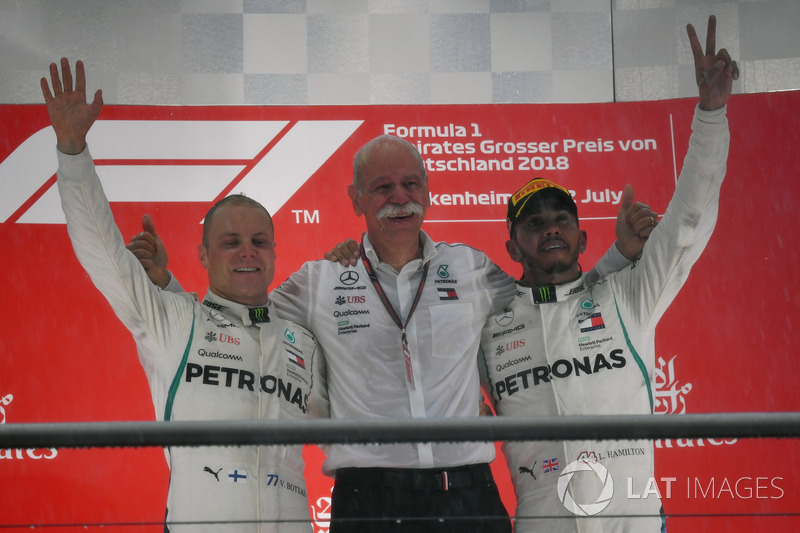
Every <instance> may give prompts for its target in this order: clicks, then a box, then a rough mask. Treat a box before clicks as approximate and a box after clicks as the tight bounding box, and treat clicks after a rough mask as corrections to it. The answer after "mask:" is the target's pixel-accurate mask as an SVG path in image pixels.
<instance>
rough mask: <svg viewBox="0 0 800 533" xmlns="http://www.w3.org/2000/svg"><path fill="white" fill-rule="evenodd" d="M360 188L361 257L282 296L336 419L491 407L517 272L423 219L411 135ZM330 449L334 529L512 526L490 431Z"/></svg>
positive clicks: (421, 174) (374, 154) (381, 153)
mask: <svg viewBox="0 0 800 533" xmlns="http://www.w3.org/2000/svg"><path fill="white" fill-rule="evenodd" d="M348 193H349V196H350V199H351V201H352V204H353V209H354V210H355V213H356V214H357V215H359V216H364V218H365V221H366V226H367V233H366V235H365V237H364V239H363V242H362V243H361V245H360V254H359V257H360V259H359V260H353V261H351V262H347V261H343V263H345V264H346V266H343V265H342V264H340V263H336V262H331V261H313V262H309V263H306V264H305V265H304V266H303V267H302V268H301V269H300V270H299V271H298V272H296V273H295V274H293V275H292V276H290V278H289V279H288V280H287V281H286V282H284V283H283V284H282V285H281V286H280V287H278V288H277V289H275V290H274V291H273V292H272V294H271V298H272V299H273V301H274V302H275V304H276V305H277V306H278V308H279V309H280V312H281V315H282V316H283V317H285V318H286V319H288V320H292V321H296V322H297V323H299V324H302V325H303V326H305V327H308V328H309V329H311V330H312V331H314V332H315V335H316V336H317V338H318V339H319V342H320V344H321V346H322V347H323V349H324V350H325V353H326V359H327V365H328V394H329V397H330V405H331V417H332V418H339V419H364V420H370V419H374V420H378V419H385V418H450V417H469V416H479V414H480V413H479V410H480V405H481V403H482V396H481V391H480V386H479V376H478V370H477V360H476V353H477V351H478V345H479V337H480V331H481V328H482V327H483V324H484V322H485V320H486V318H487V317H488V316H489V315H490V313H492V312H496V311H498V310H499V309H501V308H502V306H503V305H504V304H505V303H507V302H508V301H510V299H511V298H512V297H513V294H514V290H515V287H514V282H513V280H512V278H511V277H510V276H508V275H507V274H505V273H504V272H503V271H502V270H501V269H500V268H499V267H497V266H496V265H495V264H494V263H492V261H491V260H490V259H489V258H488V257H487V256H486V255H485V254H483V253H481V252H479V251H477V250H475V249H473V248H471V247H469V246H466V245H463V244H448V243H444V242H438V243H437V242H434V241H433V240H431V238H430V237H428V235H427V234H426V233H425V232H424V231H422V230H421V226H422V222H423V219H424V217H425V213H426V211H427V209H428V206H429V203H430V195H429V190H428V175H427V172H426V170H425V165H424V163H423V161H422V158H421V157H420V155H419V153H418V152H417V150H416V149H415V148H414V146H413V145H412V144H410V143H409V142H407V141H405V140H404V139H400V138H397V137H392V136H387V135H382V136H379V137H376V138H375V139H373V140H371V141H370V142H368V143H367V144H366V145H364V146H363V147H362V148H361V149H360V150H359V151H358V153H357V154H356V156H355V159H354V162H353V183H352V185H350V186H349V188H348ZM636 240H637V243H638V244H637V245H636V246H638V249H639V250H640V249H641V242H640V240H639V238H638V237H637V238H636ZM637 253H638V250H637V251H634V252H632V253H631V257H632V256H635V255H636V254H637ZM619 257H620V259H622V263H627V261H625V260H624V259H623V258H622V257H621V256H619ZM617 266H621V265H617ZM326 452H327V459H326V461H325V463H324V466H323V470H324V471H325V473H326V474H328V475H333V476H334V477H335V484H334V489H333V497H332V512H333V515H332V524H331V532H332V533H340V532H342V531H347V532H370V531H392V532H398V531H409V532H411V531H413V532H420V531H423V532H424V531H431V532H433V531H435V532H445V531H446V532H450V531H452V532H461V531H473V532H477V531H481V532H483V531H486V532H495V531H497V532H509V531H510V530H511V524H510V520H509V518H508V513H507V512H506V509H505V508H504V506H503V504H502V501H501V500H500V497H499V494H498V491H497V487H496V485H495V483H494V481H493V479H492V474H491V471H490V469H489V463H490V462H491V461H492V460H493V459H494V457H495V450H494V445H493V444H492V443H491V442H483V443H482V442H467V443H404V444H392V445H384V446H371V445H350V444H337V445H333V446H330V447H328V448H327V449H326ZM440 517H441V518H440Z"/></svg>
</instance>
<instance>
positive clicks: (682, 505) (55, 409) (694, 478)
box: [0, 92, 800, 532]
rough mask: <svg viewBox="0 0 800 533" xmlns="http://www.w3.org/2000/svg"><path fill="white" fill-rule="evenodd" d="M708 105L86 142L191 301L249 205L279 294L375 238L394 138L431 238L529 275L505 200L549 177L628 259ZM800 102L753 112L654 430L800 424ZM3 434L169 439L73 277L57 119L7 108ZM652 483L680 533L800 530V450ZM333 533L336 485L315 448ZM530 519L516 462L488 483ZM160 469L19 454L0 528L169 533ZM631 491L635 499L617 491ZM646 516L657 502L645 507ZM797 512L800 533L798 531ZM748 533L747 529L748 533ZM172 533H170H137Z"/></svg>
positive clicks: (733, 451)
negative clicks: (663, 418) (628, 187)
mask: <svg viewBox="0 0 800 533" xmlns="http://www.w3.org/2000/svg"><path fill="white" fill-rule="evenodd" d="M694 104H695V102H694V101H693V100H672V101H662V102H645V103H625V104H585V105H485V106H481V105H469V106H370V107H303V108H295V107H281V108H263V107H233V108H231V107H224V108H220V107H138V106H131V107H119V106H109V107H106V108H105V109H104V110H103V114H102V115H101V121H100V122H98V124H97V125H96V127H95V129H94V130H93V131H94V133H93V135H94V136H93V137H90V139H89V142H90V146H91V148H92V152H93V155H94V156H95V158H96V159H97V162H98V166H99V167H101V168H100V173H101V177H102V178H103V180H104V185H105V186H106V189H107V191H109V196H110V198H111V199H112V208H113V210H114V212H115V216H116V218H117V222H118V225H119V226H120V228H121V230H122V232H123V234H124V235H126V236H132V235H133V234H135V233H137V232H139V231H140V230H141V229H140V222H139V221H140V219H141V215H142V214H143V213H145V212H149V213H151V214H152V215H153V217H154V219H155V222H156V227H157V229H158V230H159V233H160V235H161V236H162V238H163V240H164V241H165V243H166V245H167V247H168V250H169V252H170V267H171V269H172V270H173V271H174V272H176V273H177V274H178V275H179V277H180V279H181V281H182V283H183V285H184V287H186V288H187V289H188V290H195V291H197V292H199V293H201V294H203V293H204V292H205V290H206V276H205V272H204V271H203V270H202V268H201V267H200V265H199V263H198V261H197V258H196V244H197V243H198V242H199V240H200V225H199V223H200V221H201V219H202V217H203V215H204V213H205V211H206V209H207V208H208V206H209V203H210V202H212V201H213V200H214V199H215V198H217V197H220V196H223V195H225V194H227V193H228V192H231V191H235V192H239V191H243V192H246V193H247V194H248V195H250V196H253V197H256V198H257V199H259V200H261V201H262V202H264V203H265V204H266V205H267V206H268V208H270V210H271V211H272V212H273V214H274V221H275V226H276V229H277V241H278V248H277V250H278V265H277V275H276V284H277V282H278V281H279V280H282V279H283V278H285V277H286V276H288V275H289V274H290V273H291V272H293V271H294V270H296V269H297V268H298V267H299V266H300V265H301V264H302V262H303V261H305V260H309V259H316V258H320V257H321V256H322V254H323V252H324V251H326V250H328V249H329V248H331V247H332V245H333V244H335V243H336V242H339V241H341V240H343V239H344V238H346V237H354V238H358V236H359V235H360V233H361V231H362V227H363V221H361V220H359V219H358V218H357V217H355V216H354V214H353V213H352V208H351V206H350V202H349V200H348V198H347V196H346V186H347V184H348V183H349V181H350V179H351V170H350V168H351V161H352V156H353V154H354V152H355V150H356V149H357V148H358V147H359V146H360V145H361V144H363V143H364V142H366V141H367V140H369V139H370V138H372V137H373V136H375V135H377V134H380V133H384V132H387V133H393V134H397V135H400V136H404V137H407V138H408V140H409V141H411V142H413V143H415V144H417V146H418V147H419V148H420V151H421V152H422V153H423V157H424V158H425V159H426V163H427V164H428V166H429V169H430V171H431V179H430V188H431V193H432V207H431V209H430V210H429V212H428V216H427V221H426V223H425V226H424V229H425V230H426V231H427V232H428V233H429V234H430V235H431V236H432V237H433V238H434V239H435V240H445V241H457V242H466V243H468V244H471V245H473V246H475V247H476V248H479V249H481V250H484V251H485V252H486V253H488V254H489V256H490V257H491V258H492V259H493V260H494V261H495V262H497V263H498V264H500V265H501V266H503V267H504V268H505V269H507V271H508V272H509V273H511V274H514V275H517V274H518V273H519V272H518V270H519V269H518V266H517V265H516V264H514V263H513V262H511V261H510V259H508V257H507V254H506V252H505V248H504V240H505V231H506V230H505V223H504V221H503V217H504V213H505V208H504V206H505V197H502V196H498V194H501V193H505V194H507V193H509V192H512V191H514V190H516V189H517V188H518V187H519V186H520V185H521V184H523V183H524V182H526V181H527V180H528V179H530V178H531V177H532V176H534V175H541V176H546V177H549V178H551V179H554V180H556V181H558V182H560V183H562V184H563V185H565V186H566V187H568V188H570V189H572V190H573V191H575V196H576V200H577V202H578V207H579V212H580V215H581V218H582V220H583V222H582V226H583V227H584V228H585V229H586V230H587V231H588V233H589V247H588V250H587V253H586V255H585V256H584V258H583V259H582V262H583V265H584V268H585V269H588V268H590V267H591V266H592V265H593V264H594V262H595V261H596V260H597V258H598V257H599V256H600V255H601V254H602V253H603V252H604V251H605V250H606V248H607V247H608V246H609V245H610V244H611V242H612V241H613V239H614V236H613V228H614V217H615V215H616V211H617V208H618V198H619V196H618V195H619V194H620V192H621V191H622V188H623V186H624V185H625V184H626V183H631V184H632V185H633V186H634V190H635V191H636V196H637V199H640V200H643V201H646V202H647V203H649V204H650V205H651V206H653V208H654V209H655V210H656V211H658V212H663V211H664V209H665V208H666V205H667V202H668V201H669V198H670V196H671V194H672V191H673V189H674V184H675V179H676V169H677V171H679V170H680V167H681V162H682V159H683V155H684V154H685V152H686V146H687V141H688V136H689V133H690V129H689V126H690V121H691V117H692V112H693V108H694ZM798 106H800V92H787V93H774V94H758V95H742V96H734V97H733V98H732V99H731V102H730V105H729V112H728V116H729V120H730V123H731V130H732V136H731V152H730V157H729V161H728V175H727V178H726V181H725V183H724V185H723V187H722V202H721V207H720V217H719V223H718V225H717V229H716V232H715V234H714V236H713V237H712V239H711V242H710V244H709V246H708V248H707V249H706V251H705V253H704V254H703V256H702V257H701V258H700V260H699V261H698V263H697V264H696V266H695V268H694V270H693V272H692V275H691V276H690V278H689V281H688V283H687V284H686V286H685V287H684V289H683V291H682V292H681V293H680V295H679V296H678V298H677V300H676V301H675V302H674V303H673V305H672V306H671V307H670V309H669V310H668V312H667V313H666V315H665V316H664V318H663V320H662V321H661V324H660V325H659V329H658V333H657V336H656V358H657V360H658V362H659V367H658V370H657V376H658V379H657V391H658V392H657V399H658V405H657V409H656V410H657V412H659V413H681V412H687V413H701V412H739V411H798V410H800V409H799V408H798V407H799V406H800V393H798V391H797V387H796V384H795V382H796V378H795V375H796V374H797V372H798V371H800V362H798V358H797V357H796V353H797V352H796V351H795V348H793V342H794V341H793V340H792V339H793V325H794V324H795V323H797V322H800V304H798V298H797V296H796V295H797V294H798V292H800V281H798V278H797V277H796V276H795V275H794V272H793V266H792V265H795V264H797V260H798V253H800V252H798V248H797V246H796V245H795V243H796V242H797V241H798V237H800V226H799V225H798V223H797V216H796V214H795V209H794V207H795V206H796V205H798V204H799V203H800V188H799V187H798V186H797V185H796V180H797V179H798V177H800V163H798V158H797V155H796V154H795V153H794V150H795V149H797V147H798V146H800V138H798V137H799V136H798V130H800V121H798V119H797V115H796V113H794V112H793V110H796V109H798ZM0 123H2V124H3V128H2V131H0V222H2V226H1V227H0V249H1V250H3V251H4V252H5V257H4V261H3V262H2V266H0V269H2V272H3V279H4V280H5V283H4V292H5V295H4V298H3V305H2V306H0V324H2V328H3V329H2V331H3V335H2V336H0V353H1V354H2V356H1V357H2V365H1V366H0V423H21V422H67V421H69V422H72V421H112V420H152V419H153V417H154V414H153V408H152V404H151V402H150V395H149V392H148V390H147V384H146V381H145V378H144V374H143V372H142V371H141V369H140V367H139V363H138V360H137V357H136V354H135V348H134V344H133V341H132V339H131V338H130V335H129V334H128V333H127V332H126V331H125V329H124V328H123V327H122V325H121V324H120V323H119V322H118V321H117V320H116V318H115V317H114V315H113V313H112V312H111V310H110V308H109V306H108V305H107V304H106V302H105V301H104V299H103V297H102V296H101V295H100V294H99V292H97V290H95V289H94V288H93V286H92V285H91V283H90V282H89V280H88V277H87V276H86V275H85V273H84V272H83V271H82V269H81V268H80V266H79V265H78V263H77V261H76V259H75V257H74V255H73V253H72V250H71V246H70V243H69V240H68V238H67V234H66V229H65V226H64V225H63V223H62V219H61V215H60V208H59V206H58V204H57V194H56V193H55V187H54V180H55V176H54V174H55V169H56V162H55V155H54V146H55V138H54V136H53V134H52V130H51V129H50V128H49V127H48V121H47V115H46V111H45V109H44V107H43V106H0ZM656 446H657V450H658V451H657V455H656V460H657V462H656V477H657V478H658V487H659V489H660V491H661V496H662V497H663V499H664V507H665V511H666V513H667V514H668V516H669V517H670V518H669V519H668V527H669V529H670V531H673V532H675V531H692V532H697V531H714V532H717V531H741V532H745V531H747V532H749V531H753V530H756V529H759V530H763V529H766V528H767V527H769V528H771V529H773V530H775V531H795V530H797V527H798V526H800V520H798V517H797V512H798V508H797V503H796V502H797V501H798V498H800V469H798V467H797V465H798V464H800V461H798V459H800V457H798V456H799V455H800V447H799V446H798V443H797V442H796V441H795V440H788V439H787V440H746V441H745V440H740V441H731V440H726V441H709V440H693V441H667V442H663V441H659V442H657V443H656ZM306 455H307V463H308V466H307V470H308V485H309V500H310V503H311V504H312V508H313V509H312V512H313V516H314V517H315V519H316V520H315V522H316V525H315V530H316V531H323V532H324V531H326V530H327V528H326V527H325V526H326V524H325V519H326V517H327V512H328V509H327V505H328V501H329V500H328V497H329V495H330V481H329V480H328V479H327V478H324V477H323V476H322V475H321V474H320V473H319V466H320V464H321V460H322V456H321V452H319V450H318V449H316V448H315V447H308V448H307V454H306ZM493 467H494V470H495V472H496V475H497V476H498V478H499V479H500V483H501V484H502V489H503V497H504V499H505V501H506V503H507V504H508V506H509V509H513V508H514V503H513V490H512V489H511V488H510V486H509V482H508V475H507V473H506V472H505V464H504V462H503V461H502V459H500V460H498V461H496V462H495V464H494V465H493ZM167 475H168V472H167V468H166V463H165V461H164V456H163V452H162V451H161V450H160V449H122V450H120V449H113V450H96V449H95V450H68V449H60V450H54V449H46V450H0V479H1V480H2V483H3V495H2V497H0V527H2V526H5V525H10V524H64V525H65V527H63V528H61V529H60V530H64V531H66V530H71V529H73V528H74V529H75V530H76V531H77V530H78V529H81V530H82V529H83V528H82V527H79V526H74V527H68V526H66V525H69V524H84V523H89V524H96V523H105V524H112V523H128V524H136V523H141V522H152V523H157V522H158V521H159V520H161V519H163V513H164V503H165V499H166V488H167ZM620 490H622V489H620ZM628 490H629V491H631V490H632V494H631V495H632V496H633V497H635V496H636V495H641V494H642V493H643V492H644V491H645V490H646V488H645V487H641V488H639V487H633V488H631V489H628ZM787 513H795V516H794V517H787V516H785V515H786V514H787ZM731 515H737V516H731ZM139 529H142V530H148V531H157V530H158V526H149V527H134V526H128V527H126V528H125V530H126V531H129V530H139Z"/></svg>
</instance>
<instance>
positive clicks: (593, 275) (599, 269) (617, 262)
mask: <svg viewBox="0 0 800 533" xmlns="http://www.w3.org/2000/svg"><path fill="white" fill-rule="evenodd" d="M630 265H631V261H630V260H628V258H627V257H625V256H624V255H622V252H620V251H619V250H618V249H617V243H616V242H614V243H613V244H612V245H611V247H610V248H609V249H608V250H607V251H606V253H605V254H604V255H603V257H601V258H600V260H599V261H598V262H597V264H596V265H595V266H594V268H593V269H591V270H590V271H589V272H588V273H587V274H586V277H585V278H584V280H585V281H586V283H587V284H589V285H592V284H593V283H596V282H597V280H598V279H600V278H601V277H603V276H607V275H608V274H611V273H612V272H619V271H620V270H622V269H623V268H625V267H628V266H630Z"/></svg>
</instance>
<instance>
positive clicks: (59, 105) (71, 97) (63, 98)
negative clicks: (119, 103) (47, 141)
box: [40, 57, 103, 155]
mask: <svg viewBox="0 0 800 533" xmlns="http://www.w3.org/2000/svg"><path fill="white" fill-rule="evenodd" d="M50 80H51V82H52V84H53V90H52V92H51V91H50V86H49V85H48V83H47V78H42V79H41V81H40V83H41V86H42V95H43V96H44V102H45V104H47V113H48V115H50V123H51V124H52V125H53V129H54V130H55V131H56V139H57V141H58V143H57V146H58V149H59V150H60V151H62V152H63V153H65V154H71V155H74V154H79V153H81V152H83V150H84V148H86V134H87V133H89V128H91V127H92V124H94V121H95V120H97V117H98V115H100V110H101V109H102V108H103V93H102V91H100V90H98V91H97V92H96V93H95V94H94V100H92V103H91V104H87V103H86V73H85V72H84V69H83V62H82V61H77V62H76V63H75V84H74V86H73V81H72V71H71V70H70V68H69V60H67V58H66V57H62V58H61V77H59V75H58V65H56V64H55V63H51V64H50Z"/></svg>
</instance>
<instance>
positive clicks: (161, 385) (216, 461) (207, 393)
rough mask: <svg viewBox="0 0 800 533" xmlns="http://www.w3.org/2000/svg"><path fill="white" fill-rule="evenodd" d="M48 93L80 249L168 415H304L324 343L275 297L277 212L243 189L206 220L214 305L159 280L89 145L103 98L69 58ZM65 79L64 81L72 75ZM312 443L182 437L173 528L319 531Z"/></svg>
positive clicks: (169, 523)
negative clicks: (132, 248) (312, 492)
mask: <svg viewBox="0 0 800 533" xmlns="http://www.w3.org/2000/svg"><path fill="white" fill-rule="evenodd" d="M61 69H62V77H59V73H58V67H57V66H56V65H55V64H52V65H51V66H50V75H51V80H52V86H53V92H52V93H51V92H50V88H49V86H48V83H47V80H46V79H45V78H43V79H42V92H43V94H44V97H45V101H46V103H47V109H48V113H49V115H50V120H51V122H52V125H53V127H54V129H55V131H56V137H57V139H58V145H57V146H58V161H59V168H58V189H59V193H60V195H61V201H62V206H63V209H64V213H65V215H66V220H67V229H68V232H69V235H70V238H71V240H72V243H73V246H74V248H75V253H76V255H77V257H78V259H79V260H80V262H81V264H82V265H83V267H84V268H85V269H86V271H87V272H88V273H89V275H90V277H91V279H92V282H93V283H94V284H95V285H96V286H97V288H98V289H99V290H100V292H101V293H102V294H103V295H104V296H105V297H106V299H107V300H108V302H109V304H110V305H111V306H112V308H113V310H114V312H115V313H116V315H117V316H118V318H119V319H120V320H121V321H122V322H123V324H124V325H125V326H126V327H127V328H128V330H129V331H130V332H131V334H132V335H133V337H134V339H135V341H136V347H137V350H138V354H139V358H140V362H141V364H142V367H143V368H144V371H145V373H146V375H147V380H148V383H149V385H150V390H151V393H152V399H153V404H154V406H155V412H156V418H157V419H158V420H164V421H168V420H242V419H253V420H261V419H283V418H303V417H305V416H306V412H307V410H308V409H309V396H310V394H311V391H312V387H316V386H317V383H314V379H317V377H316V372H317V370H316V368H315V367H316V366H317V365H318V364H319V360H320V358H321V353H319V351H318V347H317V342H316V339H315V338H314V337H313V336H312V335H311V334H310V333H309V332H308V331H306V330H305V329H303V328H301V327H299V326H298V325H296V324H293V323H291V322H288V321H285V320H282V319H281V318H280V317H278V316H277V314H276V313H275V310H274V307H273V305H272V303H271V302H270V301H269V300H268V298H267V290H268V286H269V284H270V283H271V281H272V276H273V274H274V261H275V250H274V230H273V226H272V221H271V218H270V216H269V213H267V211H266V210H265V209H264V208H263V206H261V205H260V204H258V203H257V202H255V201H253V200H251V199H249V198H245V197H242V196H239V195H233V196H229V197H227V198H225V199H223V200H221V201H220V202H218V203H217V204H216V205H215V206H214V207H213V208H212V209H211V210H210V211H209V213H208V215H207V216H206V219H205V225H204V229H203V244H202V245H200V246H199V248H198V250H199V255H200V260H201V262H202V263H203V265H204V267H205V268H206V269H207V270H208V275H209V291H208V293H207V295H206V297H205V298H204V300H203V301H202V302H198V301H197V300H196V299H195V298H193V297H192V296H190V295H188V294H185V293H184V294H173V293H170V292H165V291H161V290H160V289H158V288H157V287H156V286H154V285H153V284H152V283H151V282H150V280H149V279H148V276H147V274H146V272H145V271H144V269H143V268H142V266H141V265H140V264H139V261H138V260H137V258H136V257H135V256H134V255H133V254H132V253H130V252H129V251H128V250H127V249H126V247H125V244H124V241H123V239H122V236H121V235H120V233H119V230H118V229H117V227H116V225H115V223H114V219H113V216H112V213H111V210H110V208H109V204H108V200H107V199H106V197H105V194H104V193H103V189H102V187H101V184H100V180H99V178H98V176H97V173H96V172H95V168H94V163H93V161H92V158H91V156H90V154H89V151H88V147H87V145H86V134H87V133H88V131H89V129H90V127H91V126H92V124H93V123H94V121H95V120H96V118H97V116H98V115H99V112H100V109H101V108H102V96H101V94H100V92H99V91H98V93H97V94H96V95H95V98H94V101H93V102H92V103H91V104H89V105H87V103H86V95H85V74H84V69H83V65H82V63H81V62H78V63H77V64H76V83H75V86H74V88H73V83H72V75H71V71H70V67H69V63H68V61H67V60H66V59H62V61H61ZM62 78H63V79H62ZM301 450H302V447H301V446H245V447H208V446H205V447H173V448H170V449H168V450H166V455H167V459H168V464H169V467H170V486H169V496H168V502H167V516H166V523H165V530H169V531H173V532H175V531H192V532H197V531H209V532H210V531H222V532H242V533H245V532H246V533H249V532H300V531H304V532H308V531H310V530H311V527H310V519H309V508H308V502H307V498H306V488H305V482H304V479H303V459H302V455H301Z"/></svg>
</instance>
